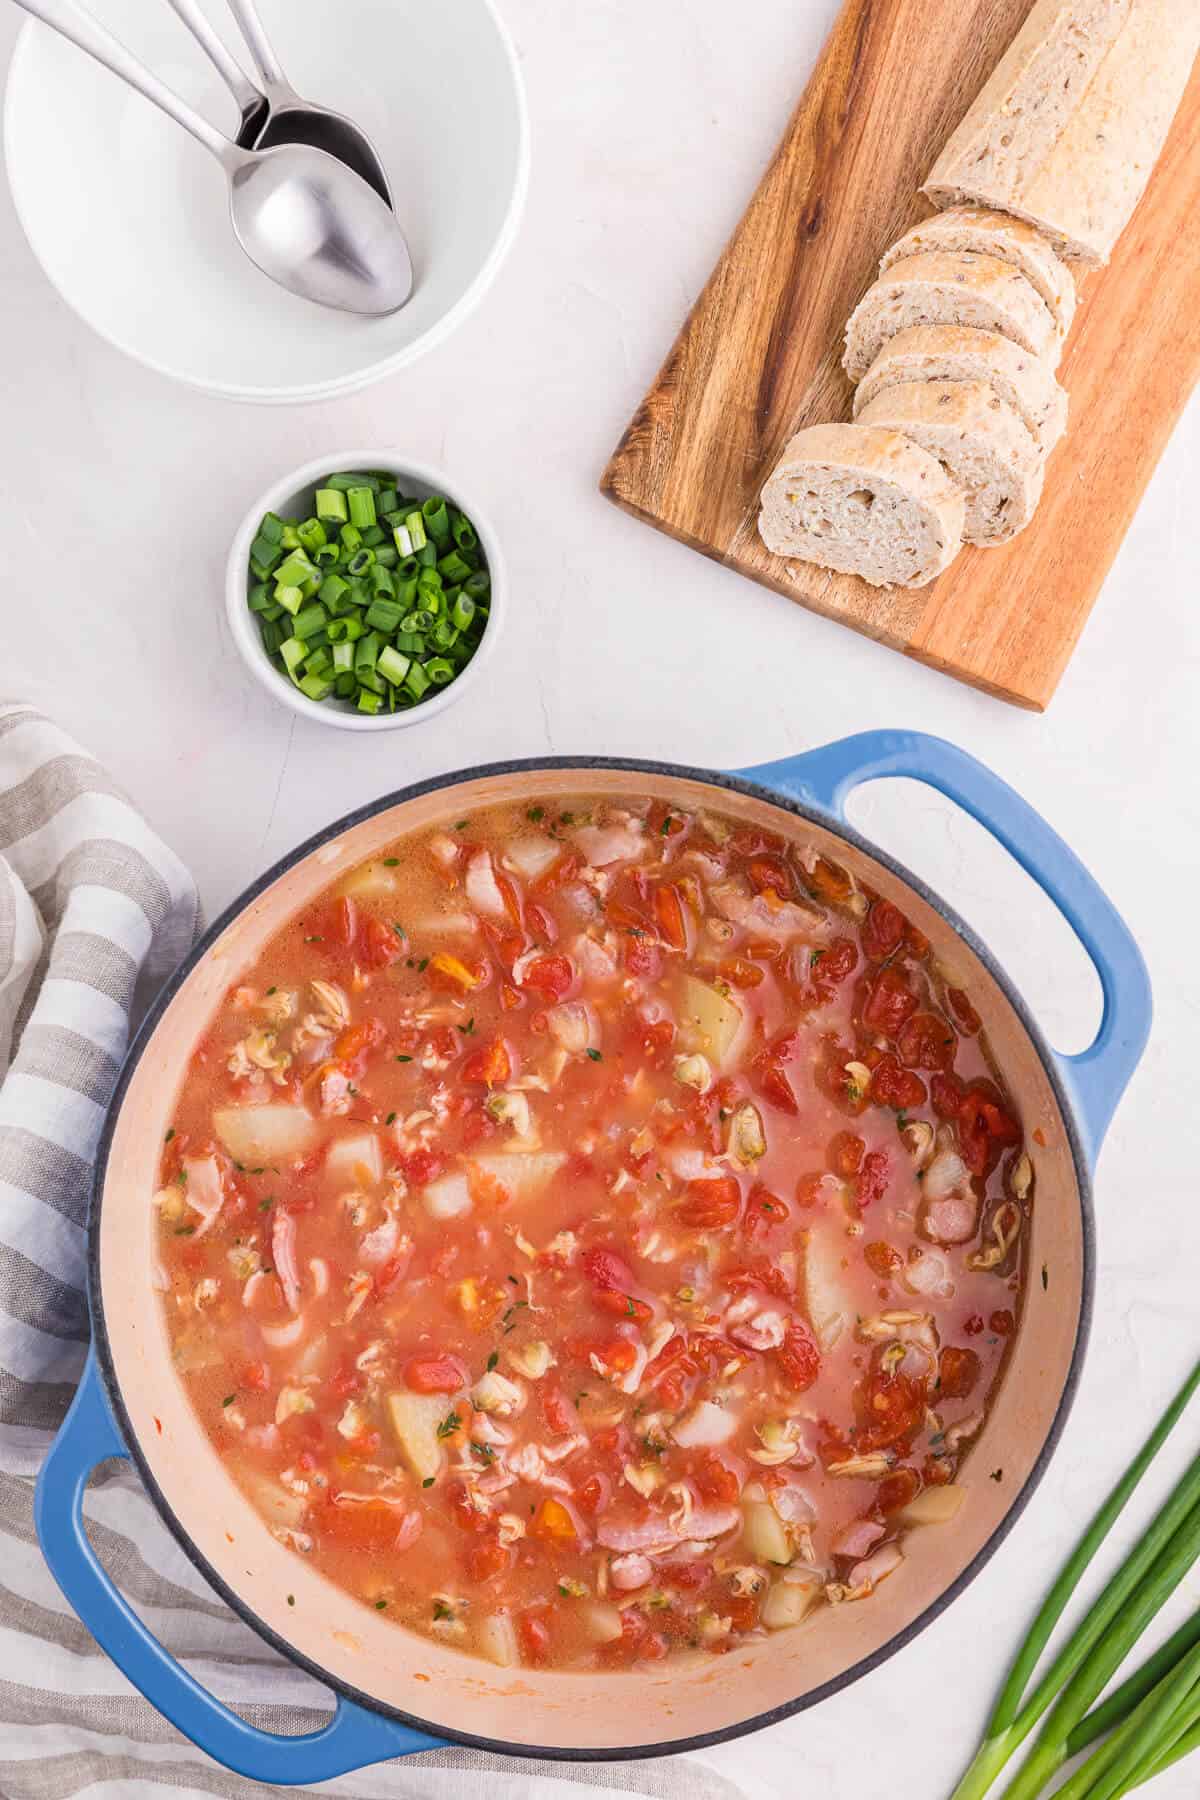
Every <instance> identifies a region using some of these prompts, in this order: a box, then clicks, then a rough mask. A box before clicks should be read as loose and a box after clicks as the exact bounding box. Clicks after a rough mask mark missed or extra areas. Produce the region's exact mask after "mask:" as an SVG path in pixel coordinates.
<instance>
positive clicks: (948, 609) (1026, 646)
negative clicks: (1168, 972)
mask: <svg viewBox="0 0 1200 1800" xmlns="http://www.w3.org/2000/svg"><path fill="white" fill-rule="evenodd" d="M1028 9H1029V0H846V4H845V5H844V7H843V8H842V11H841V13H840V15H839V17H838V20H837V23H836V25H835V26H834V30H833V34H832V36H831V37H830V39H829V42H828V44H827V45H826V47H825V51H824V53H823V55H822V57H821V60H820V62H819V63H818V65H817V68H816V70H815V72H814V74H813V77H812V80H811V82H810V83H809V86H808V90H807V92H806V93H805V95H804V97H803V99H802V100H801V102H800V104H799V106H798V107H797V109H796V112H795V114H794V115H793V117H792V120H791V123H790V124H789V126H788V128H787V132H786V134H785V136H784V139H783V142H782V144H781V145H780V147H779V149H778V151H777V152H776V155H775V158H774V160H773V161H772V163H771V165H770V167H769V168H768V170H767V172H766V174H765V175H764V177H763V179H762V182H761V183H760V185H759V188H758V191H757V193H756V194H755V196H754V198H753V200H752V201H751V202H750V206H749V208H748V210H747V212H746V213H745V215H744V217H743V219H742V221H741V224H740V225H739V226H738V228H737V230H736V232H735V233H734V236H733V238H732V240H731V242H730V244H729V245H728V247H727V249H726V251H725V253H724V255H723V256H722V258H721V261H720V262H719V263H718V265H717V268H716V270H715V271H714V273H713V275H712V277H711V278H710V280H709V282H708V285H707V286H706V287H705V289H704V291H703V293H702V294H701V295H700V298H699V300H698V301H697V302H696V305H695V306H694V307H693V309H692V312H691V315H690V317H689V318H688V321H687V324H686V325H685V326H684V328H683V331H682V332H681V334H680V336H679V338H678V340H677V342H676V344H675V347H674V349H673V350H672V351H671V354H670V356H669V357H668V358H667V360H666V362H665V363H664V364H663V367H662V370H661V371H660V373H659V376H658V379H657V380H656V381H655V383H654V386H653V387H652V388H651V390H650V392H649V393H648V394H647V396H646V398H645V399H644V400H643V401H642V404H641V406H640V407H639V408H638V411H637V414H636V416H635V417H634V419H633V421H632V423H631V424H630V426H629V429H628V430H627V431H626V433H625V436H624V438H623V439H622V441H621V444H620V446H619V447H618V449H617V451H616V453H615V455H614V456H613V458H612V461H611V462H610V463H609V465H608V468H607V469H606V471H605V474H604V479H603V483H602V486H603V489H604V492H605V493H606V494H608V495H609V496H610V498H611V499H613V500H615V501H616V503H617V504H618V505H619V506H622V507H624V508H626V509H627V510H628V511H629V512H632V513H634V514H635V515H636V516H637V517H638V518H641V519H645V520H646V521H647V522H648V523H649V524H651V525H655V526H657V527H658V528H659V529H660V530H661V531H666V532H669V533H670V534H671V535H672V536H673V537H677V538H679V539H680V540H681V541H682V542H683V543H685V544H690V545H691V546H692V548H693V549H696V550H702V551H703V552H704V553H705V555H707V556H711V557H715V558H716V559H717V561H719V562H723V563H727V564H728V565H729V566H730V567H731V568H734V569H737V570H739V571H740V572H741V573H742V574H744V575H749V576H750V577H751V579H752V580H754V581H758V582H762V583H763V584H764V585H765V586H767V587H771V588H775V589H777V590H778V592H780V593H781V594H785V595H787V597H788V598H789V599H790V600H795V601H797V602H798V603H799V604H800V605H801V606H807V607H809V608H811V609H812V611H814V612H819V613H824V614H826V615H827V616H828V617H830V618H834V619H840V620H841V621H842V623H843V624H845V625H850V626H853V627H854V629H855V630H857V631H862V632H865V633H866V634H867V635H868V636H869V637H872V638H875V639H877V640H878V641H879V642H881V643H884V644H888V645H890V646H891V647H892V648H893V649H895V650H903V651H904V652H905V653H906V654H907V655H908V656H913V657H916V658H917V659H918V660H919V661H921V662H924V663H929V664H931V665H932V666H933V667H934V668H937V669H942V670H944V671H945V672H946V673H947V674H950V675H956V676H957V677H958V678H959V679H960V680H962V681H968V682H971V683H972V684H973V685H974V686H976V687H979V688H983V689H985V690H986V691H987V692H988V693H991V694H995V695H998V696H999V697H1000V698H1001V699H1004V700H1010V701H1012V702H1014V703H1015V704H1016V705H1018V706H1026V707H1031V708H1033V709H1035V710H1037V711H1040V710H1041V709H1042V708H1044V707H1045V705H1046V704H1047V702H1048V701H1049V699H1050V696H1051V695H1052V694H1053V692H1054V689H1055V687H1056V686H1057V683H1058V680H1059V677H1060V676H1061V674H1062V672H1063V669H1064V668H1065V667H1066V663H1067V660H1068V658H1069V656H1070V654H1071V651H1072V650H1073V649H1074V647H1075V642H1076V640H1077V638H1078V637H1079V633H1080V631H1081V630H1082V629H1083V625H1084V621H1085V620H1086V618H1087V616H1088V613H1089V611H1090V610H1091V607H1092V604H1093V602H1094V601H1095V599H1096V595H1097V593H1098V592H1099V589H1100V586H1101V583H1102V582H1103V580H1104V577H1105V575H1106V574H1107V573H1108V570H1109V567H1110V565H1111V564H1112V561H1113V558H1114V557H1115V555H1116V553H1117V550H1118V548H1119V546H1120V543H1121V539H1122V538H1123V536H1124V534H1125V531H1126V529H1127V527H1128V525H1129V522H1130V520H1131V518H1132V517H1133V513H1134V511H1135V509H1136V507H1137V504H1138V501H1139V499H1140V498H1141V494H1142V491H1143V489H1144V488H1145V486H1146V483H1147V481H1148V480H1149V478H1150V474H1151V472H1152V471H1153V469H1154V466H1155V463H1156V462H1157V460H1158V458H1159V456H1160V454H1161V452H1162V449H1163V446H1164V445H1165V444H1166V441H1167V438H1168V437H1169V436H1170V433H1171V429H1172V426H1173V425H1174V423H1175V420H1176V419H1177V418H1178V416H1179V413H1180V411H1181V410H1182V407H1183V405H1184V402H1185V401H1186V399H1187V397H1188V395H1189V393H1190V392H1191V389H1192V387H1193V385H1194V384H1195V382H1196V380H1197V377H1198V376H1200V66H1198V68H1197V70H1196V71H1195V72H1194V73H1193V79H1192V83H1191V86H1190V87H1189V89H1188V92H1187V94H1186V96H1185V98H1184V101H1183V105H1182V107H1181V108H1180V111H1179V114H1178V116H1177V118H1176V120H1175V125H1174V129H1173V131H1172V133H1171V137H1170V139H1169V141H1168V144H1167V147H1166V150H1165V152H1164V154H1163V157H1162V159H1161V161H1160V163H1159V166H1158V168H1157V170H1156V172H1155V175H1154V178H1153V180H1152V182H1151V184H1150V188H1149V190H1148V192H1147V194H1146V195H1145V197H1144V199H1143V201H1142V204H1141V206H1140V207H1139V208H1138V211H1137V213H1136V214H1135V216H1134V218H1133V221H1132V222H1131V224H1130V225H1129V226H1128V228H1127V229H1126V231H1125V234H1124V236H1123V237H1122V239H1121V241H1120V244H1119V245H1118V248H1117V251H1116V253H1115V255H1114V257H1113V260H1112V262H1111V263H1110V264H1109V266H1108V267H1107V268H1106V269H1104V270H1101V271H1098V272H1097V273H1094V274H1092V275H1089V276H1087V277H1085V278H1083V279H1082V282H1081V304H1080V308H1079V312H1078V314H1077V316H1076V323H1075V327H1074V330H1073V331H1072V334H1071V338H1070V341H1069V344H1068V348H1067V352H1066V355H1065V357H1064V359H1063V364H1062V368H1061V370H1060V378H1061V380H1062V382H1063V385H1064V386H1065V387H1066V388H1067V390H1068V392H1069V393H1070V397H1071V425H1070V430H1069V432H1068V434H1067V437H1066V438H1065V439H1064V440H1063V442H1062V443H1061V444H1060V445H1059V447H1058V448H1057V450H1056V451H1055V453H1054V455H1053V456H1052V458H1051V460H1050V463H1049V466H1048V469H1047V472H1046V488H1045V494H1044V497H1043V499H1042V503H1041V506H1040V508H1039V510H1038V513H1037V516H1036V518H1035V519H1034V521H1033V523H1032V524H1031V525H1030V526H1029V527H1028V528H1027V529H1026V530H1025V531H1024V532H1023V533H1022V534H1021V536H1020V537H1018V538H1016V539H1014V540H1013V541H1012V542H1011V543H1010V544H1007V545H1005V546H1003V547H1002V548H1001V549H997V550H987V551H982V550H972V549H967V550H964V551H963V553H962V555H961V556H960V557H959V558H958V560H957V561H956V562H955V563H953V564H952V566H951V567H950V568H949V569H948V570H947V571H946V573H945V574H944V575H943V576H942V577H941V578H940V579H939V580H938V581H936V582H935V583H933V584H932V585H931V586H930V587H927V588H920V589H917V590H915V591H911V592H910V591H908V590H905V589H900V588H896V589H890V590H889V589H879V588H872V587H868V586H867V584H866V583H865V582H862V581H859V580H858V578H857V577H855V576H846V575H833V574H830V573H828V572H826V571H824V570H821V569H816V568H813V567H811V566H808V565H806V564H803V563H797V562H786V561H784V560H782V559H781V558H778V557H774V556H772V555H771V553H770V552H769V551H768V550H767V549H766V548H765V546H764V545H763V544H762V543H761V541H760V539H759V536H758V532H757V529H756V519H757V514H758V495H759V490H760V488H761V486H762V484H763V481H764V480H765V479H766V477H767V475H768V474H769V472H770V470H771V469H772V467H773V466H774V463H775V461H776V459H777V457H778V455H779V453H780V451H781V450H782V448H783V446H784V444H785V443H786V442H787V440H788V438H789V437H790V436H791V434H792V433H793V432H794V431H796V430H797V429H798V428H799V427H800V426H802V425H809V424H815V423H817V422H819V421H822V420H828V419H843V418H849V416H850V399H851V387H850V383H849V382H848V381H847V379H846V377H845V376H844V374H843V373H842V370H841V366H840V363H839V361H838V358H839V355H840V352H841V342H842V330H843V326H844V324H845V321H846V318H847V315H848V314H849V313H850V311H851V309H852V308H853V307H854V305H855V304H856V302H857V301H858V300H859V298H860V297H861V295H862V294H863V292H864V291H865V290H866V288H867V287H868V286H869V285H870V282H871V281H872V279H873V278H874V275H875V271H876V264H877V262H878V260H879V257H880V256H881V255H882V254H883V252H884V250H885V249H886V248H887V247H888V245H889V244H891V243H892V242H893V241H894V239H895V238H897V237H898V236H899V235H900V233H901V232H902V231H904V230H905V229H907V227H908V226H909V225H910V224H912V223H913V222H914V221H915V220H916V219H918V218H920V217H922V216H923V215H924V214H925V213H927V212H928V211H929V210H930V208H929V207H928V205H927V204H926V203H925V202H924V201H922V200H920V199H919V198H918V196H917V190H918V187H919V185H920V183H921V181H922V180H923V179H924V177H925V175H926V173H927V172H928V169H929V167H930V165H931V163H932V162H933V159H934V156H935V155H936V153H937V152H938V150H940V148H941V146H942V144H943V143H944V141H945V139H946V138H947V137H948V136H949V134H950V132H951V130H952V129H953V128H954V126H955V125H956V124H957V123H958V120H959V119H960V117H961V116H962V114H963V112H964V111H965V110H966V108H967V106H968V105H969V103H970V101H971V100H972V99H973V98H974V96H975V94H976V93H977V92H978V90H979V88H980V87H981V86H982V85H983V82H984V80H985V78H986V77H987V75H988V74H989V73H990V72H991V70H992V68H993V67H994V66H995V64H996V62H997V61H998V59H999V57H1000V55H1001V53H1002V52H1003V50H1004V49H1005V47H1006V45H1007V44H1008V43H1009V41H1010V40H1011V38H1012V37H1013V35H1014V33H1015V32H1016V30H1017V29H1018V27H1019V26H1020V24H1021V22H1022V20H1023V19H1024V17H1025V14H1026V12H1027V11H1028ZM926 46H928V53H924V47H926ZM1190 542H1191V540H1188V539H1186V538H1185V547H1186V546H1187V545H1188V544H1189V543H1190ZM1197 562H1198V564H1200V553H1198V554H1197ZM1131 623H1133V621H1131ZM1137 623H1138V624H1139V625H1143V626H1144V624H1145V620H1144V619H1142V620H1139V621H1137Z"/></svg>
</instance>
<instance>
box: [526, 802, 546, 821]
mask: <svg viewBox="0 0 1200 1800" xmlns="http://www.w3.org/2000/svg"><path fill="white" fill-rule="evenodd" d="M545 816H546V809H545V807H544V806H531V807H530V809H529V811H528V812H527V813H526V814H525V817H526V818H527V819H528V820H529V822H530V824H531V825H540V824H541V822H542V820H543V819H544V818H545Z"/></svg>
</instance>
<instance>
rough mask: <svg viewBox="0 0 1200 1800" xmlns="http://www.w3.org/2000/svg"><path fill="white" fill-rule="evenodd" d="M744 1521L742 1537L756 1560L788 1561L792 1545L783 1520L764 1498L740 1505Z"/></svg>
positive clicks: (790, 1557)
mask: <svg viewBox="0 0 1200 1800" xmlns="http://www.w3.org/2000/svg"><path fill="white" fill-rule="evenodd" d="M742 1518H743V1519H744V1521H745V1524H744V1527H743V1532H742V1537H743V1541H744V1543H745V1545H746V1548H747V1550H748V1551H749V1552H750V1555H751V1556H753V1557H754V1558H755V1560H756V1561H758V1562H769V1563H788V1562H791V1560H792V1546H791V1545H790V1544H789V1542H788V1534H787V1532H786V1530H785V1529H784V1524H783V1520H782V1519H781V1518H780V1517H779V1514H778V1513H777V1512H776V1511H775V1508H774V1507H773V1506H772V1505H771V1504H770V1503H769V1502H768V1501H766V1500H751V1501H748V1502H747V1503H745V1504H744V1505H743V1507H742Z"/></svg>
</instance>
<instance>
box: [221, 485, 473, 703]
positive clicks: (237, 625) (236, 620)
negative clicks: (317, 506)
mask: <svg viewBox="0 0 1200 1800" xmlns="http://www.w3.org/2000/svg"><path fill="white" fill-rule="evenodd" d="M355 469H379V470H387V472H388V473H389V474H394V475H395V477H396V481H397V485H398V486H399V487H400V489H401V492H402V493H405V494H412V495H415V496H417V497H419V498H420V499H422V500H427V499H428V498H429V496H430V495H431V494H444V495H445V497H446V499H447V500H449V501H451V502H452V503H453V505H455V506H457V507H458V509H459V511H460V512H464V513H466V515H467V517H468V518H469V519H470V521H471V523H472V525H473V526H474V527H475V531H476V533H477V535H478V537H479V545H480V548H481V550H482V551H483V554H484V558H485V560H486V563H487V571H488V574H489V575H490V576H491V578H492V586H491V592H490V594H489V597H488V618H487V624H486V625H485V626H484V628H483V636H482V638H481V639H480V640H479V648H478V650H476V652H475V654H474V656H473V657H472V658H471V660H470V662H469V663H468V664H467V666H466V668H465V669H464V670H463V671H462V673H461V675H456V676H455V678H454V680H453V681H452V682H451V683H450V685H449V686H448V687H444V688H440V689H439V690H438V692H437V693H436V694H433V695H432V696H431V697H430V698H429V699H426V700H422V701H421V702H420V703H419V704H418V705H417V706H410V707H409V708H408V709H407V710H406V711H405V712H394V713H360V712H357V711H356V710H355V709H354V708H353V707H350V706H347V705H346V704H345V703H344V702H343V701H340V700H333V699H330V700H310V699H309V698H308V695H307V694H302V693H301V692H300V690H299V688H297V687H296V685H295V683H294V682H292V681H289V680H288V677H287V676H286V675H283V674H281V673H280V671H279V670H278V669H277V668H276V667H275V665H274V663H273V662H272V661H271V659H270V657H269V656H268V655H267V653H266V651H265V650H264V648H263V642H262V637H261V635H260V633H259V629H258V622H257V619H256V618H255V615H254V614H253V613H252V612H251V611H250V608H249V605H248V604H247V599H248V595H249V590H250V545H251V544H252V543H253V541H254V537H255V534H256V533H257V531H258V527H259V524H260V523H261V521H262V517H263V514H264V513H268V512H273V513H279V514H280V515H281V516H284V517H293V518H294V517H300V518H307V517H308V516H309V514H310V513H311V512H312V510H313V507H312V500H313V495H314V493H315V491H316V489H317V487H318V486H319V485H320V482H321V479H322V477H323V476H326V475H334V474H337V473H338V472H339V471H341V470H355ZM506 600H507V584H506V580H505V574H504V562H503V559H502V557H501V554H500V544H499V541H498V539H497V537H496V533H495V529H494V527H493V526H492V523H491V520H490V519H488V518H487V517H486V516H485V515H484V514H483V513H482V512H481V511H480V509H479V507H478V506H477V505H476V504H475V502H474V501H473V500H468V499H464V498H463V495H462V493H461V491H460V490H459V489H458V488H457V487H456V486H455V484H454V483H453V482H452V481H450V480H449V479H448V477H446V476H445V475H443V474H442V472H441V470H440V469H434V468H431V467H430V466H429V464H428V463H418V462H412V461H411V460H410V459H409V458H407V457H404V456H401V455H400V454H399V452H398V451H395V450H332V451H330V452H329V454H328V455H327V456H321V457H318V458H316V460H315V461H313V462H310V463H305V464H304V466H303V468H300V469H293V471H292V473H291V474H290V475H285V476H284V477H283V478H282V480H280V481H277V482H276V483H275V485H274V487H269V488H268V489H267V491H266V493H265V494H261V495H260V496H259V498H258V499H257V500H256V501H255V502H254V504H253V506H252V507H251V508H250V509H249V511H248V512H247V514H246V516H245V518H244V519H243V520H242V522H241V524H240V525H239V526H238V531H237V536H236V537H235V538H234V540H233V548H232V549H231V550H230V552H229V561H228V563H227V565H226V569H225V612H226V616H227V618H228V620H229V629H230V631H231V632H232V634H233V641H234V643H235V644H236V645H237V649H238V654H239V655H240V656H241V659H242V661H243V662H244V663H245V665H246V667H247V668H248V669H249V671H250V673H251V674H252V675H253V676H254V678H255V680H256V681H258V682H259V683H261V685H262V686H263V687H264V688H266V690H267V692H268V693H269V694H271V695H272V696H273V697H274V699H276V700H281V701H282V702H283V704H284V705H285V706H290V707H291V709H292V711H293V712H297V713H301V714H303V716H304V717H305V718H308V719H314V720H315V721H316V722H317V724H318V725H333V726H336V728H337V729H338V730H339V731H399V730H403V729H404V728H405V727H406V726H409V725H423V724H425V723H427V721H428V720H430V719H436V718H437V716H438V714H439V713H444V712H445V711H446V709H447V707H450V706H453V705H454V703H455V701H456V700H461V699H462V697H463V695H464V694H465V693H468V692H469V691H470V690H471V689H472V688H473V687H475V686H476V684H477V683H478V681H479V677H480V675H481V673H482V671H483V667H484V664H485V663H486V662H487V661H488V658H489V657H490V656H491V654H492V651H493V649H494V648H495V644H496V638H497V637H498V635H499V631H500V626H501V624H502V622H503V619H504V608H505V604H506Z"/></svg>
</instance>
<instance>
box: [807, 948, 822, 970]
mask: <svg viewBox="0 0 1200 1800" xmlns="http://www.w3.org/2000/svg"><path fill="white" fill-rule="evenodd" d="M824 954H825V952H824V951H823V950H814V951H813V953H812V955H811V956H810V957H809V959H808V965H809V968H811V969H815V968H816V966H817V964H818V963H819V962H820V960H821V958H822V957H823V956H824Z"/></svg>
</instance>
